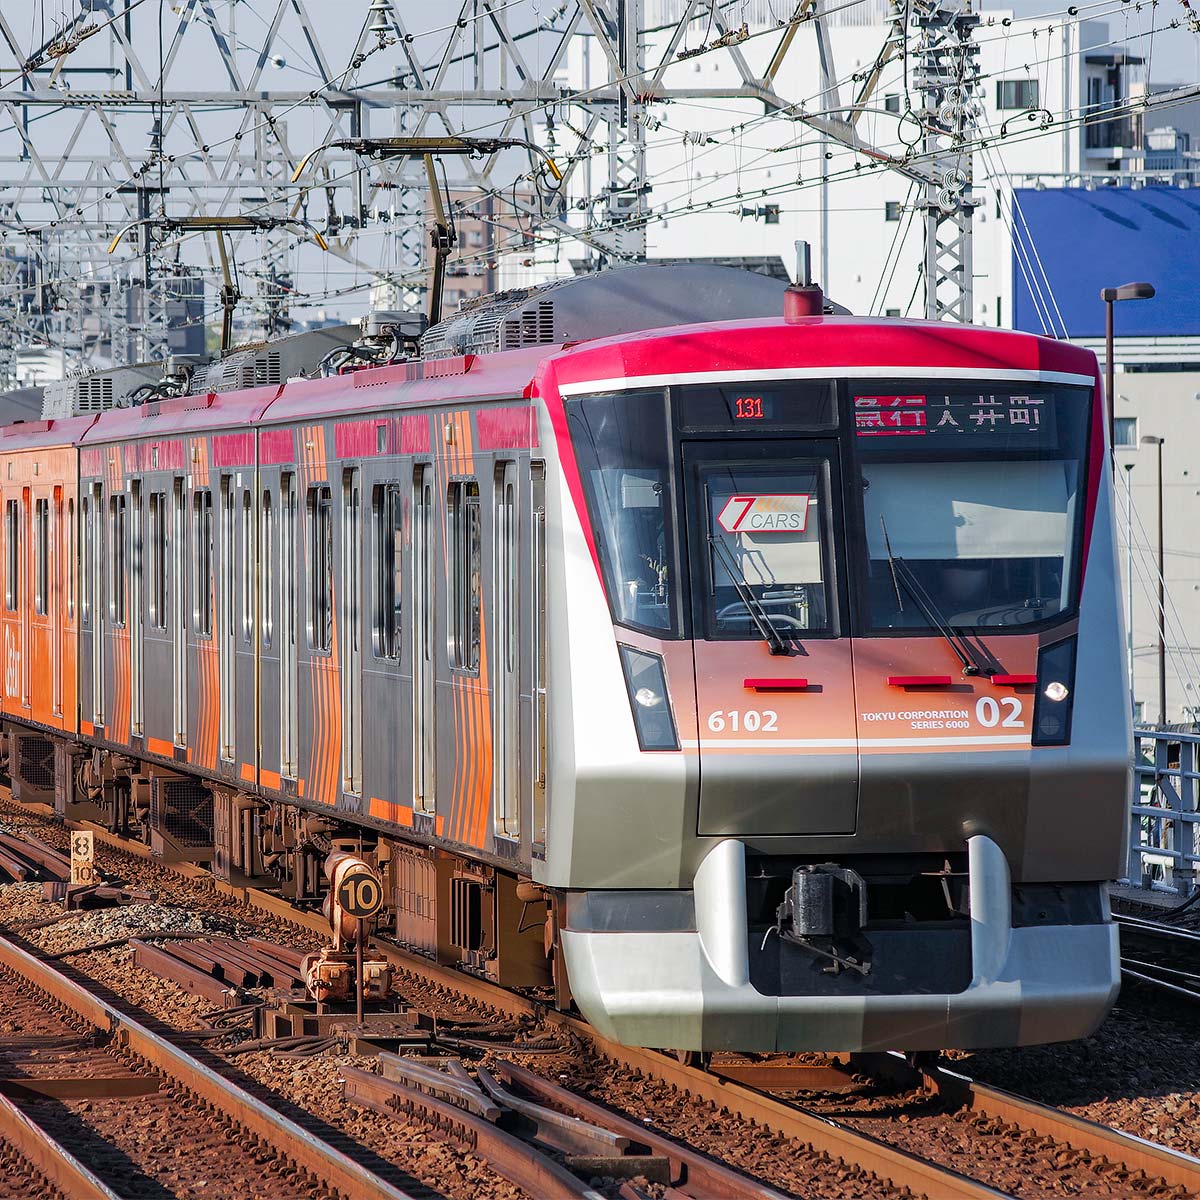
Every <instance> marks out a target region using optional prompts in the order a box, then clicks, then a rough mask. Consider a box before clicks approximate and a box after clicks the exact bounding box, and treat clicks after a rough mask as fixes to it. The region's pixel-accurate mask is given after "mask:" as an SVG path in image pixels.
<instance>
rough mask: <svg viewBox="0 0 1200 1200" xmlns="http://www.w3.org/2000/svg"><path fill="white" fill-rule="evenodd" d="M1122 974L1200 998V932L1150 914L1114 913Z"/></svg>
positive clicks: (1181, 995)
mask: <svg viewBox="0 0 1200 1200" xmlns="http://www.w3.org/2000/svg"><path fill="white" fill-rule="evenodd" d="M1114 919H1115V920H1116V921H1117V923H1118V925H1120V927H1121V974H1122V976H1123V977H1124V978H1125V979H1128V980H1131V981H1133V982H1135V983H1138V984H1141V985H1142V986H1144V987H1150V988H1154V989H1155V990H1157V991H1159V992H1164V993H1166V994H1167V995H1170V996H1175V997H1177V998H1179V999H1182V1000H1191V1001H1197V1000H1200V932H1198V931H1197V930H1196V929H1192V928H1187V927H1184V926H1180V925H1168V924H1167V923H1165V922H1163V921H1156V920H1153V919H1152V918H1149V917H1141V916H1134V915H1132V914H1125V913H1117V914H1114Z"/></svg>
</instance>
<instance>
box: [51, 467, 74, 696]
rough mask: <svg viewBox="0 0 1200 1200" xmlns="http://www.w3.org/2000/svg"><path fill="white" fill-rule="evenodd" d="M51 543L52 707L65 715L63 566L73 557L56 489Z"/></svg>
mask: <svg viewBox="0 0 1200 1200" xmlns="http://www.w3.org/2000/svg"><path fill="white" fill-rule="evenodd" d="M49 543H50V546H51V547H52V552H51V553H52V562H53V566H52V568H51V586H50V596H49V600H50V637H51V645H52V649H53V655H54V677H53V679H52V681H51V687H52V691H51V696H50V705H51V711H52V712H53V714H54V716H56V717H61V716H62V715H63V672H64V670H65V667H64V663H63V658H64V653H63V652H64V649H65V645H64V641H65V638H66V636H67V625H68V612H69V608H68V605H67V604H64V603H63V598H64V595H65V593H66V584H65V581H64V565H65V563H66V562H67V557H68V555H69V554H70V534H69V532H68V531H67V530H66V528H65V526H64V524H63V490H62V488H61V487H57V486H56V487H55V489H54V502H53V507H52V509H51V511H50V534H49Z"/></svg>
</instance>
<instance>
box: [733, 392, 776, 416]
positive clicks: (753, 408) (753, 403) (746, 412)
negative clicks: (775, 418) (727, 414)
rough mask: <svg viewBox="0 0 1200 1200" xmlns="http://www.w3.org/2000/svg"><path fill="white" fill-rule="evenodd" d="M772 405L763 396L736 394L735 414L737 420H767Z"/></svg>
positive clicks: (734, 400) (734, 401)
mask: <svg viewBox="0 0 1200 1200" xmlns="http://www.w3.org/2000/svg"><path fill="white" fill-rule="evenodd" d="M771 409H772V406H771V405H770V404H768V403H767V401H766V400H764V399H763V397H762V396H734V398H733V416H734V420H737V421H763V420H766V418H767V416H768V414H769V413H770V411H771Z"/></svg>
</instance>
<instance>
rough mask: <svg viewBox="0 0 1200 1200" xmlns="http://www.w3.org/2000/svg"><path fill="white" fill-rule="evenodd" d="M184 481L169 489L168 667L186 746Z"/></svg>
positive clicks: (178, 732) (178, 734)
mask: <svg viewBox="0 0 1200 1200" xmlns="http://www.w3.org/2000/svg"><path fill="white" fill-rule="evenodd" d="M183 487H184V481H183V480H182V479H176V480H175V481H174V483H173V485H172V488H171V667H172V676H173V681H174V687H173V689H172V709H173V711H174V726H175V745H176V746H186V745H187V524H186V522H187V510H186V508H185V506H184V501H183V496H184V492H183Z"/></svg>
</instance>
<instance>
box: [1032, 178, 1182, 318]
mask: <svg viewBox="0 0 1200 1200" xmlns="http://www.w3.org/2000/svg"><path fill="white" fill-rule="evenodd" d="M1015 196H1016V200H1017V204H1018V206H1019V209H1020V213H1021V214H1022V215H1023V217H1024V222H1023V223H1022V222H1021V220H1020V219H1019V218H1018V220H1017V227H1018V234H1019V246H1018V247H1014V249H1013V262H1012V271H1013V325H1014V327H1015V328H1017V329H1024V330H1027V331H1028V332H1030V333H1042V332H1043V327H1042V325H1043V322H1042V318H1041V317H1040V316H1039V305H1038V303H1037V302H1036V301H1035V295H1037V294H1038V292H1037V289H1038V288H1039V286H1040V288H1041V290H1042V294H1043V296H1044V291H1045V284H1044V282H1043V280H1042V277H1041V274H1040V273H1036V274H1034V276H1033V285H1034V293H1033V294H1031V291H1030V281H1029V280H1028V279H1027V278H1026V276H1027V273H1028V272H1029V266H1028V262H1029V261H1032V263H1033V269H1034V271H1035V272H1036V269H1037V260H1038V258H1040V259H1041V267H1042V269H1043V270H1044V271H1045V274H1046V276H1047V277H1048V278H1049V282H1050V288H1051V290H1052V292H1053V295H1054V299H1055V301H1056V302H1057V304H1058V309H1059V311H1060V312H1061V313H1062V317H1063V321H1064V322H1065V323H1066V327H1067V332H1068V334H1069V335H1070V336H1071V337H1103V336H1104V308H1105V306H1104V303H1103V302H1102V301H1101V299H1100V289H1101V288H1103V287H1119V286H1120V285H1121V284H1123V283H1132V282H1135V281H1142V280H1144V281H1145V282H1147V283H1152V284H1153V285H1154V287H1155V289H1156V290H1157V293H1158V294H1157V295H1156V296H1155V297H1154V299H1153V300H1133V301H1128V302H1125V303H1122V304H1119V305H1117V312H1116V329H1117V334H1118V336H1127V337H1170V336H1172V335H1175V336H1178V335H1181V334H1191V335H1197V334H1200V189H1192V188H1176V187H1141V188H1130V187H1100V188H1096V189H1094V190H1088V189H1086V188H1046V189H1045V190H1037V189H1034V188H1017V189H1015ZM1031 241H1032V245H1033V246H1034V247H1036V251H1037V256H1036V257H1035V256H1034V255H1033V254H1032V253H1031V252H1030V242H1031ZM1019 250H1023V251H1024V255H1021V254H1020V253H1019ZM1056 328H1057V326H1056Z"/></svg>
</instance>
